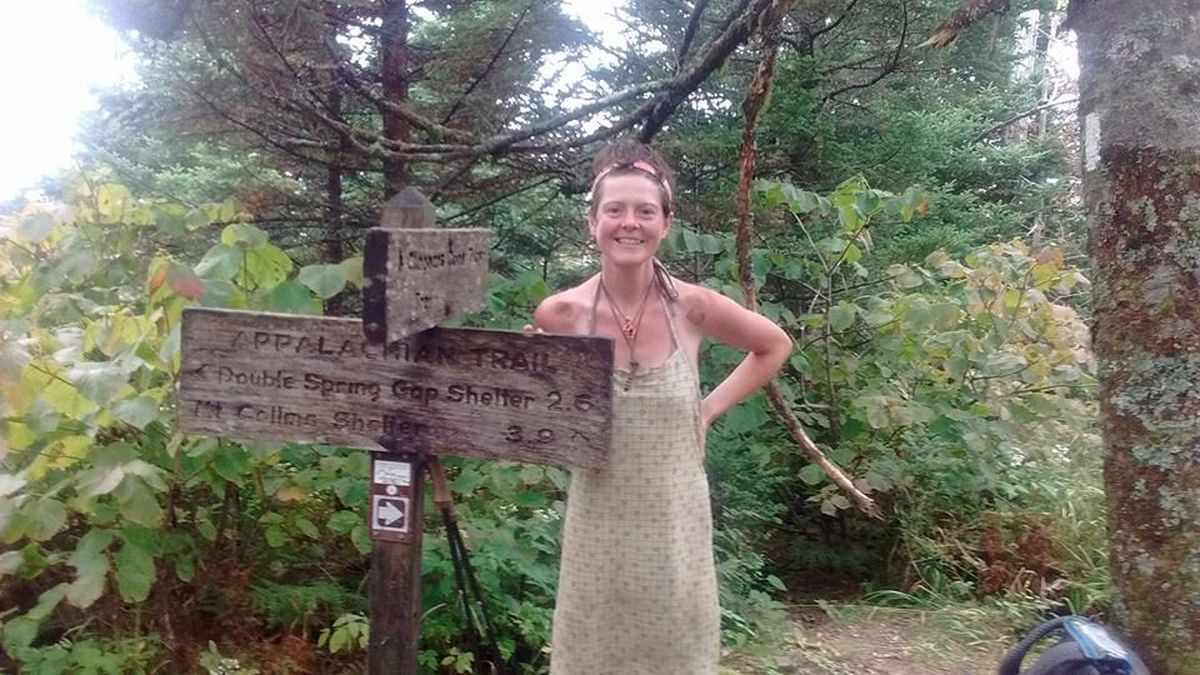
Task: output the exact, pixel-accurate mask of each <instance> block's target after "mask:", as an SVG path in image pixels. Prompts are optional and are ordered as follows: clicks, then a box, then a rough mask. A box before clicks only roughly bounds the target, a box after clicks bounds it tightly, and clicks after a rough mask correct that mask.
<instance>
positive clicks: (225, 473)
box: [212, 445, 250, 484]
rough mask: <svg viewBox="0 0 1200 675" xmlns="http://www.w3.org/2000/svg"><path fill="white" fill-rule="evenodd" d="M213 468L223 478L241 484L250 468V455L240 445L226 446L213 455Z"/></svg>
mask: <svg viewBox="0 0 1200 675" xmlns="http://www.w3.org/2000/svg"><path fill="white" fill-rule="evenodd" d="M212 466H213V470H214V471H216V472H217V475H219V476H221V478H224V479H225V480H227V481H229V482H231V483H238V484H241V481H242V478H243V477H244V476H245V473H246V472H247V470H248V469H249V467H250V455H249V454H248V453H247V452H246V450H245V449H244V448H242V447H241V446H239V445H226V446H224V447H223V448H221V449H220V450H218V451H217V452H216V453H215V454H214V455H213V463H212Z"/></svg>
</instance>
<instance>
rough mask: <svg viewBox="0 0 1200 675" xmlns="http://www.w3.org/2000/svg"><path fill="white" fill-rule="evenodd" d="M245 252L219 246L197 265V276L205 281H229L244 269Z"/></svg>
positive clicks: (211, 249)
mask: <svg viewBox="0 0 1200 675" xmlns="http://www.w3.org/2000/svg"><path fill="white" fill-rule="evenodd" d="M244 257H245V251H244V250H243V249H240V248H238V247H236V246H230V245H229V244H217V245H215V246H213V247H212V248H210V249H208V252H207V253H205V254H204V258H202V259H201V260H200V262H199V263H197V264H196V274H198V275H200V276H201V277H203V278H205V279H211V280H219V281H229V280H230V279H233V277H234V276H235V275H236V274H237V273H238V270H240V269H241V268H242V260H243V259H244Z"/></svg>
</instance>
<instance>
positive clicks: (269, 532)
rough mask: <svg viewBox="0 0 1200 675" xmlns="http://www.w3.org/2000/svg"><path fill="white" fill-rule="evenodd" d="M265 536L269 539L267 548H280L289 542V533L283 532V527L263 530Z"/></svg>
mask: <svg viewBox="0 0 1200 675" xmlns="http://www.w3.org/2000/svg"><path fill="white" fill-rule="evenodd" d="M263 535H265V536H266V538H267V546H270V547H271V548H279V547H280V546H283V545H284V544H286V543H287V542H288V536H287V532H284V531H283V528H282V527H279V526H278V525H272V526H270V527H268V528H266V529H265V530H263Z"/></svg>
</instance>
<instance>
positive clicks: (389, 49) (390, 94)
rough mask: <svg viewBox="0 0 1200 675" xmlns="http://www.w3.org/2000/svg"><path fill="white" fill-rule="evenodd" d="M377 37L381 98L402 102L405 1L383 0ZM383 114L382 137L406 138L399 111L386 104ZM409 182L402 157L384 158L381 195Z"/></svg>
mask: <svg viewBox="0 0 1200 675" xmlns="http://www.w3.org/2000/svg"><path fill="white" fill-rule="evenodd" d="M381 31H382V32H381V37H380V40H379V47H380V51H382V52H383V53H382V54H381V55H380V56H381V59H380V61H381V65H382V69H383V72H382V73H381V79H382V81H383V100H384V101H386V102H389V103H397V104H398V103H404V102H405V101H407V100H408V76H409V58H408V5H407V3H406V2H405V0H386V1H385V2H384V3H383V25H382V26H381ZM379 113H380V115H382V117H383V137H384V138H386V139H387V140H389V141H407V140H409V125H408V121H407V120H405V119H404V118H403V117H402V116H401V115H400V114H399V113H398V112H396V111H395V110H392V109H390V108H387V107H381V108H380V110H379ZM407 184H408V168H407V167H406V166H405V162H404V160H402V159H397V158H396V157H387V158H385V159H384V160H383V191H384V195H383V197H384V199H385V200H386V199H388V198H390V197H391V196H392V195H394V194H396V193H397V192H399V191H400V190H401V189H402V188H404V186H405V185H407Z"/></svg>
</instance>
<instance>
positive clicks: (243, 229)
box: [221, 223, 269, 248]
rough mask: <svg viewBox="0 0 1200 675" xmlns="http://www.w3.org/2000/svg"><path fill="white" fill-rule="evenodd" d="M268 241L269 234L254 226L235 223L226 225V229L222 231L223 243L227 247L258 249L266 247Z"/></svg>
mask: <svg viewBox="0 0 1200 675" xmlns="http://www.w3.org/2000/svg"><path fill="white" fill-rule="evenodd" d="M268 241H269V238H268V237H267V233H266V232H263V231H262V230H260V229H258V228H257V227H255V226H253V225H246V224H244V223H234V224H232V225H226V226H225V229H224V230H221V243H222V244H225V245H226V246H238V247H241V248H258V247H259V246H263V245H265V244H266V243H267V242H268Z"/></svg>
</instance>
